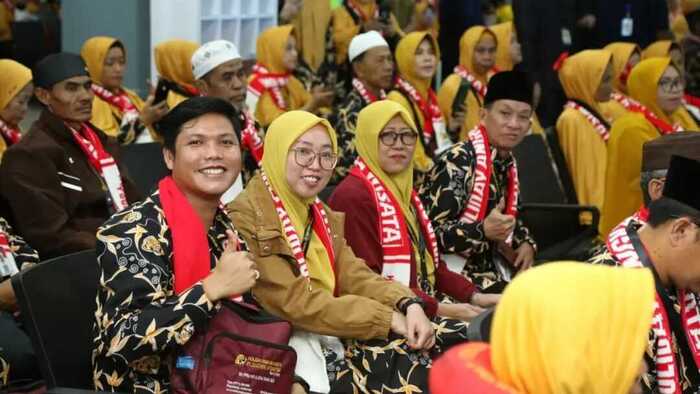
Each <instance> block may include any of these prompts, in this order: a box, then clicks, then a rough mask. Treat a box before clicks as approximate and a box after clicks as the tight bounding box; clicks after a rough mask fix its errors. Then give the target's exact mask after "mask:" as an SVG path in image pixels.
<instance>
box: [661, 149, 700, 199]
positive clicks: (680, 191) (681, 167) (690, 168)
mask: <svg viewBox="0 0 700 394" xmlns="http://www.w3.org/2000/svg"><path fill="white" fill-rule="evenodd" d="M699 180H700V161H697V160H693V159H688V158H685V157H682V156H675V155H674V156H671V164H670V165H669V168H668V174H666V184H665V185H664V193H663V196H664V197H666V198H671V199H673V200H676V201H678V202H680V203H682V204H684V205H687V206H689V207H691V208H694V209H696V210H698V211H700V182H698V181H699Z"/></svg>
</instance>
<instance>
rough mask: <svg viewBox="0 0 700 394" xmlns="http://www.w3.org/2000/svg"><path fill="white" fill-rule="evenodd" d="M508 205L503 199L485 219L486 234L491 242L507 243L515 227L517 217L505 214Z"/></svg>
mask: <svg viewBox="0 0 700 394" xmlns="http://www.w3.org/2000/svg"><path fill="white" fill-rule="evenodd" d="M505 206H506V203H505V201H504V200H503V199H502V198H501V201H499V202H498V205H497V206H496V207H495V208H494V209H492V210H491V212H490V213H489V214H488V216H486V218H485V219H484V234H485V235H486V238H487V239H488V240H490V241H505V240H506V238H508V235H510V233H511V232H512V231H513V227H515V217H514V216H513V215H506V214H504V213H503V210H504V209H505Z"/></svg>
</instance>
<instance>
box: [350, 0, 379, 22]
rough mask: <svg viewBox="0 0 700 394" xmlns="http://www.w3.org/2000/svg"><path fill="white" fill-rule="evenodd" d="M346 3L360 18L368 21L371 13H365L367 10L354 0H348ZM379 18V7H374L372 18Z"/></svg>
mask: <svg viewBox="0 0 700 394" xmlns="http://www.w3.org/2000/svg"><path fill="white" fill-rule="evenodd" d="M345 5H346V6H347V7H348V8H350V9H351V10H352V12H354V13H355V15H357V17H358V18H360V20H361V21H368V20H369V15H365V12H364V11H362V8H360V7H358V6H357V4H355V2H354V1H353V0H346V1H345ZM378 18H379V7H374V17H373V18H372V19H378Z"/></svg>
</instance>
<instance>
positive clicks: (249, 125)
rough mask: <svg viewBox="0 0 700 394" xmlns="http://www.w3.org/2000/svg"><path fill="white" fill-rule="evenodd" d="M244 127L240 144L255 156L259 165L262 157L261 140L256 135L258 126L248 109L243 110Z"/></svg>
mask: <svg viewBox="0 0 700 394" xmlns="http://www.w3.org/2000/svg"><path fill="white" fill-rule="evenodd" d="M242 114H243V118H244V121H245V127H244V128H243V131H241V145H243V146H244V147H245V148H246V149H248V151H250V153H251V154H252V155H253V158H255V162H256V163H258V165H260V160H262V157H263V152H264V149H263V140H262V138H260V136H259V135H258V128H257V127H255V120H253V115H252V114H250V113H249V112H248V111H243V113H242Z"/></svg>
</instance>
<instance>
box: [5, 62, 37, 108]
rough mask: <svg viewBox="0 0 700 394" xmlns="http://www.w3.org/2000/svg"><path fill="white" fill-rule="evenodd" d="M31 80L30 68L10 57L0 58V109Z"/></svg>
mask: <svg viewBox="0 0 700 394" xmlns="http://www.w3.org/2000/svg"><path fill="white" fill-rule="evenodd" d="M29 82H32V70H30V69H29V68H27V67H25V66H24V65H23V64H21V63H18V62H16V61H14V60H10V59H0V110H3V109H5V107H6V106H7V104H9V103H10V101H12V99H13V98H15V96H16V95H17V93H19V92H20V90H22V89H24V87H25V86H27V84H28V83H29Z"/></svg>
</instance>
